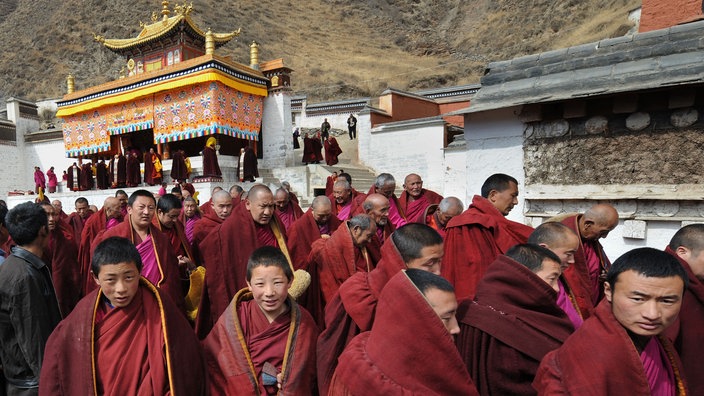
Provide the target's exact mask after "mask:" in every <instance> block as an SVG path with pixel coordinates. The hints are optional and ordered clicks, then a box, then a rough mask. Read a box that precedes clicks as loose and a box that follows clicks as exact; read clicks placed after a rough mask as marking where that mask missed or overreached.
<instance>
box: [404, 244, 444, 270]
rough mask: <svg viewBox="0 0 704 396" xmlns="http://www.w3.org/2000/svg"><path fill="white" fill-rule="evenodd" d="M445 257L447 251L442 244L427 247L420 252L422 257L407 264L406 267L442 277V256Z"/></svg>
mask: <svg viewBox="0 0 704 396" xmlns="http://www.w3.org/2000/svg"><path fill="white" fill-rule="evenodd" d="M444 255H445V250H444V249H443V245H442V244H438V245H431V246H426V247H424V248H423V249H421V250H420V257H418V258H415V259H411V261H409V262H407V263H406V267H408V268H415V269H421V270H424V271H428V272H432V273H434V274H435V275H440V263H442V256H444Z"/></svg>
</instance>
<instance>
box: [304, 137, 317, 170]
mask: <svg viewBox="0 0 704 396" xmlns="http://www.w3.org/2000/svg"><path fill="white" fill-rule="evenodd" d="M314 140H316V139H311V138H309V137H304V138H303V160H302V161H301V162H303V163H305V164H308V163H313V162H315V161H317V159H316V158H317V156H316V155H315V148H314V147H313V141H314Z"/></svg>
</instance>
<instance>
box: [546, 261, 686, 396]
mask: <svg viewBox="0 0 704 396" xmlns="http://www.w3.org/2000/svg"><path fill="white" fill-rule="evenodd" d="M687 283H688V279H687V273H686V271H685V270H684V268H682V266H681V265H680V264H679V263H678V262H677V260H676V259H675V258H674V257H672V255H670V254H667V253H665V252H662V251H658V250H656V249H653V248H639V249H634V250H631V251H629V252H627V253H625V254H624V255H622V256H621V257H619V258H618V260H616V261H615V262H614V264H613V266H611V268H610V269H609V272H608V274H607V278H606V282H605V283H604V300H603V301H602V302H601V303H599V305H598V306H597V307H596V309H595V310H594V316H592V317H591V318H589V320H587V321H585V322H584V324H583V325H582V327H580V328H579V329H578V330H577V331H576V332H575V333H574V334H573V335H572V336H570V338H568V339H567V341H565V343H564V344H563V345H562V346H561V347H560V348H559V349H557V350H554V351H552V352H550V353H548V354H547V355H546V356H545V358H543V360H542V362H541V363H540V367H539V368H538V372H537V375H536V377H535V381H533V387H534V388H535V389H536V390H537V391H538V394H541V395H545V394H549V395H553V394H573V395H607V394H608V395H684V394H686V386H685V383H684V380H683V378H682V364H681V363H680V361H679V356H678V355H677V351H675V349H674V347H673V346H672V344H671V343H670V341H669V340H668V339H667V338H666V337H664V336H663V335H662V333H663V332H664V331H665V330H666V329H667V328H668V327H669V326H670V325H671V324H672V323H674V321H675V320H676V318H677V315H678V314H679V311H680V307H681V305H682V295H683V294H684V290H685V288H686V287H687Z"/></svg>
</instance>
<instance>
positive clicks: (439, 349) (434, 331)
mask: <svg viewBox="0 0 704 396" xmlns="http://www.w3.org/2000/svg"><path fill="white" fill-rule="evenodd" d="M455 310H457V300H456V299H455V294H454V293H453V289H452V286H451V285H450V284H449V283H448V282H447V281H446V280H445V279H443V278H441V277H440V276H438V275H435V274H431V273H430V272H427V271H422V270H418V269H408V270H404V271H402V272H401V273H398V274H396V275H395V276H394V277H393V278H391V280H390V281H389V282H388V283H387V284H386V286H385V287H384V289H383V290H382V292H381V296H379V303H378V304H377V309H376V317H375V319H374V324H373V325H372V329H371V331H368V332H366V333H362V334H360V335H358V336H357V337H355V338H354V340H352V342H351V343H350V344H349V345H348V346H347V348H346V349H345V352H344V353H343V354H342V355H341V356H340V360H339V365H338V366H337V369H336V370H335V374H334V376H333V378H332V381H331V383H330V393H329V394H330V395H348V394H350V395H365V394H369V392H370V390H373V393H374V394H378V395H402V394H403V395H438V396H440V395H478V393H477V389H476V388H475V387H474V384H472V380H471V378H470V377H469V374H468V373H467V368H466V367H465V366H464V364H463V363H462V359H461V358H460V355H459V353H457V349H456V348H455V345H454V342H453V335H455V334H457V333H458V332H459V327H458V326H457V319H456V318H455ZM409 362H417V364H412V367H410V366H409Z"/></svg>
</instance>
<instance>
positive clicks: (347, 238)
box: [308, 222, 376, 303]
mask: <svg viewBox="0 0 704 396" xmlns="http://www.w3.org/2000/svg"><path fill="white" fill-rule="evenodd" d="M375 266H376V262H375V261H372V259H371V257H370V256H369V253H368V252H367V249H366V248H362V249H360V248H358V247H356V246H355V245H354V243H353V242H352V235H351V234H350V230H349V227H348V225H347V222H345V223H344V225H341V226H340V227H339V228H338V229H337V231H335V232H333V233H332V235H331V236H330V238H327V239H319V240H317V241H315V242H314V243H313V246H312V247H311V252H310V256H309V257H308V271H309V272H313V271H316V272H317V273H318V278H319V281H320V290H321V292H322V295H323V301H324V302H326V303H327V302H328V301H330V300H332V297H333V296H334V295H335V293H337V289H338V288H339V287H340V285H341V284H342V282H344V281H346V280H347V279H348V278H349V277H350V276H352V275H354V274H356V273H357V272H369V271H371V270H372V269H374V267H375Z"/></svg>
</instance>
